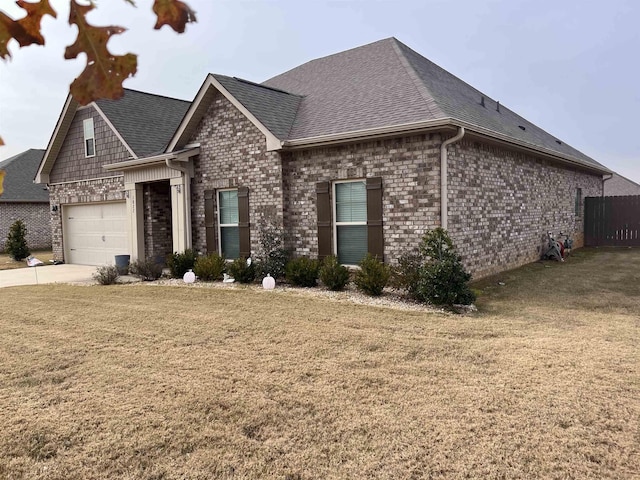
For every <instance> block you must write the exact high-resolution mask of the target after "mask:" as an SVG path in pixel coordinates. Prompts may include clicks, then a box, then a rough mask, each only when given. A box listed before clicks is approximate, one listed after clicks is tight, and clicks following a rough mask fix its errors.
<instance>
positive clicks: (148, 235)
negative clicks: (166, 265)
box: [143, 180, 173, 262]
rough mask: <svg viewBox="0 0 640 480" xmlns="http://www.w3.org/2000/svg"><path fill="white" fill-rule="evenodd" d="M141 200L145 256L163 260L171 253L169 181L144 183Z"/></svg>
mask: <svg viewBox="0 0 640 480" xmlns="http://www.w3.org/2000/svg"><path fill="white" fill-rule="evenodd" d="M143 201H144V251H145V256H146V257H147V258H154V259H155V258H156V257H160V258H162V261H163V262H164V261H165V258H166V256H167V255H170V254H171V253H173V252H172V251H173V237H172V227H171V189H170V186H169V181H168V180H167V181H165V182H153V183H146V184H144V186H143Z"/></svg>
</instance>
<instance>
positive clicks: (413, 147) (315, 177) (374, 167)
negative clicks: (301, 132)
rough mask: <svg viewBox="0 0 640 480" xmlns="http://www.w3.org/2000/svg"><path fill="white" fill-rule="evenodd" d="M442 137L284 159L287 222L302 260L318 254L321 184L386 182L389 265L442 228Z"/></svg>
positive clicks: (349, 147) (369, 144) (356, 145)
mask: <svg viewBox="0 0 640 480" xmlns="http://www.w3.org/2000/svg"><path fill="white" fill-rule="evenodd" d="M439 147H440V135H437V134H432V135H428V134H427V135H414V136H411V137H406V138H398V139H388V140H379V141H370V142H363V143H354V144H351V145H343V146H337V147H327V148H316V149H311V150H300V151H293V152H289V153H287V154H285V155H284V161H283V167H284V188H285V205H286V207H285V212H284V219H285V225H286V230H287V234H288V235H287V236H288V241H289V244H288V246H289V247H290V248H292V249H293V251H294V253H295V254H296V255H310V256H312V257H316V256H317V255H318V239H317V226H316V221H317V216H316V193H315V184H316V182H321V181H333V180H346V179H358V178H364V177H382V179H383V180H382V189H383V199H382V202H383V230H384V242H385V243H384V255H385V261H395V260H397V258H398V257H399V256H400V255H401V254H402V253H403V252H404V251H406V250H407V249H409V248H411V247H412V246H415V245H417V244H418V242H419V241H420V238H421V237H422V235H423V234H424V232H425V231H426V229H429V228H433V227H434V226H437V225H439V224H440V199H439V198H440V186H439V185H440V173H439V165H440V163H439V162H440V160H439V159H440V153H439V152H440V150H439Z"/></svg>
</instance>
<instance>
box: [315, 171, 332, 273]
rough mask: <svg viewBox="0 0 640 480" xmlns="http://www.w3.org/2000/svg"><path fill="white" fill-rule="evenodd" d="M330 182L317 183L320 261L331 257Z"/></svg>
mask: <svg viewBox="0 0 640 480" xmlns="http://www.w3.org/2000/svg"><path fill="white" fill-rule="evenodd" d="M330 188H331V184H330V183H329V182H318V183H316V210H317V214H318V260H323V259H324V258H325V257H328V256H329V255H331V250H332V248H331V243H332V242H331V239H332V236H333V235H332V232H331V198H330V196H329V190H330Z"/></svg>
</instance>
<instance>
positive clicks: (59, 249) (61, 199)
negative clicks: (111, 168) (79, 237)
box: [49, 177, 125, 260]
mask: <svg viewBox="0 0 640 480" xmlns="http://www.w3.org/2000/svg"><path fill="white" fill-rule="evenodd" d="M124 199H125V197H124V179H123V177H111V178H103V179H100V180H85V181H81V182H73V183H63V184H58V185H49V201H50V202H51V205H52V206H53V205H55V206H57V207H58V210H57V211H56V212H51V238H52V243H53V256H54V258H55V259H56V260H64V245H63V241H62V206H63V205H72V204H82V203H91V202H111V201H116V200H124Z"/></svg>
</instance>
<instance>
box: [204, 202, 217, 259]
mask: <svg viewBox="0 0 640 480" xmlns="http://www.w3.org/2000/svg"><path fill="white" fill-rule="evenodd" d="M214 195H215V192H214V191H213V190H205V192H204V230H205V239H206V242H207V253H213V252H217V251H218V241H217V239H216V223H215V215H214V211H215V210H214V208H215V205H214Z"/></svg>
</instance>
